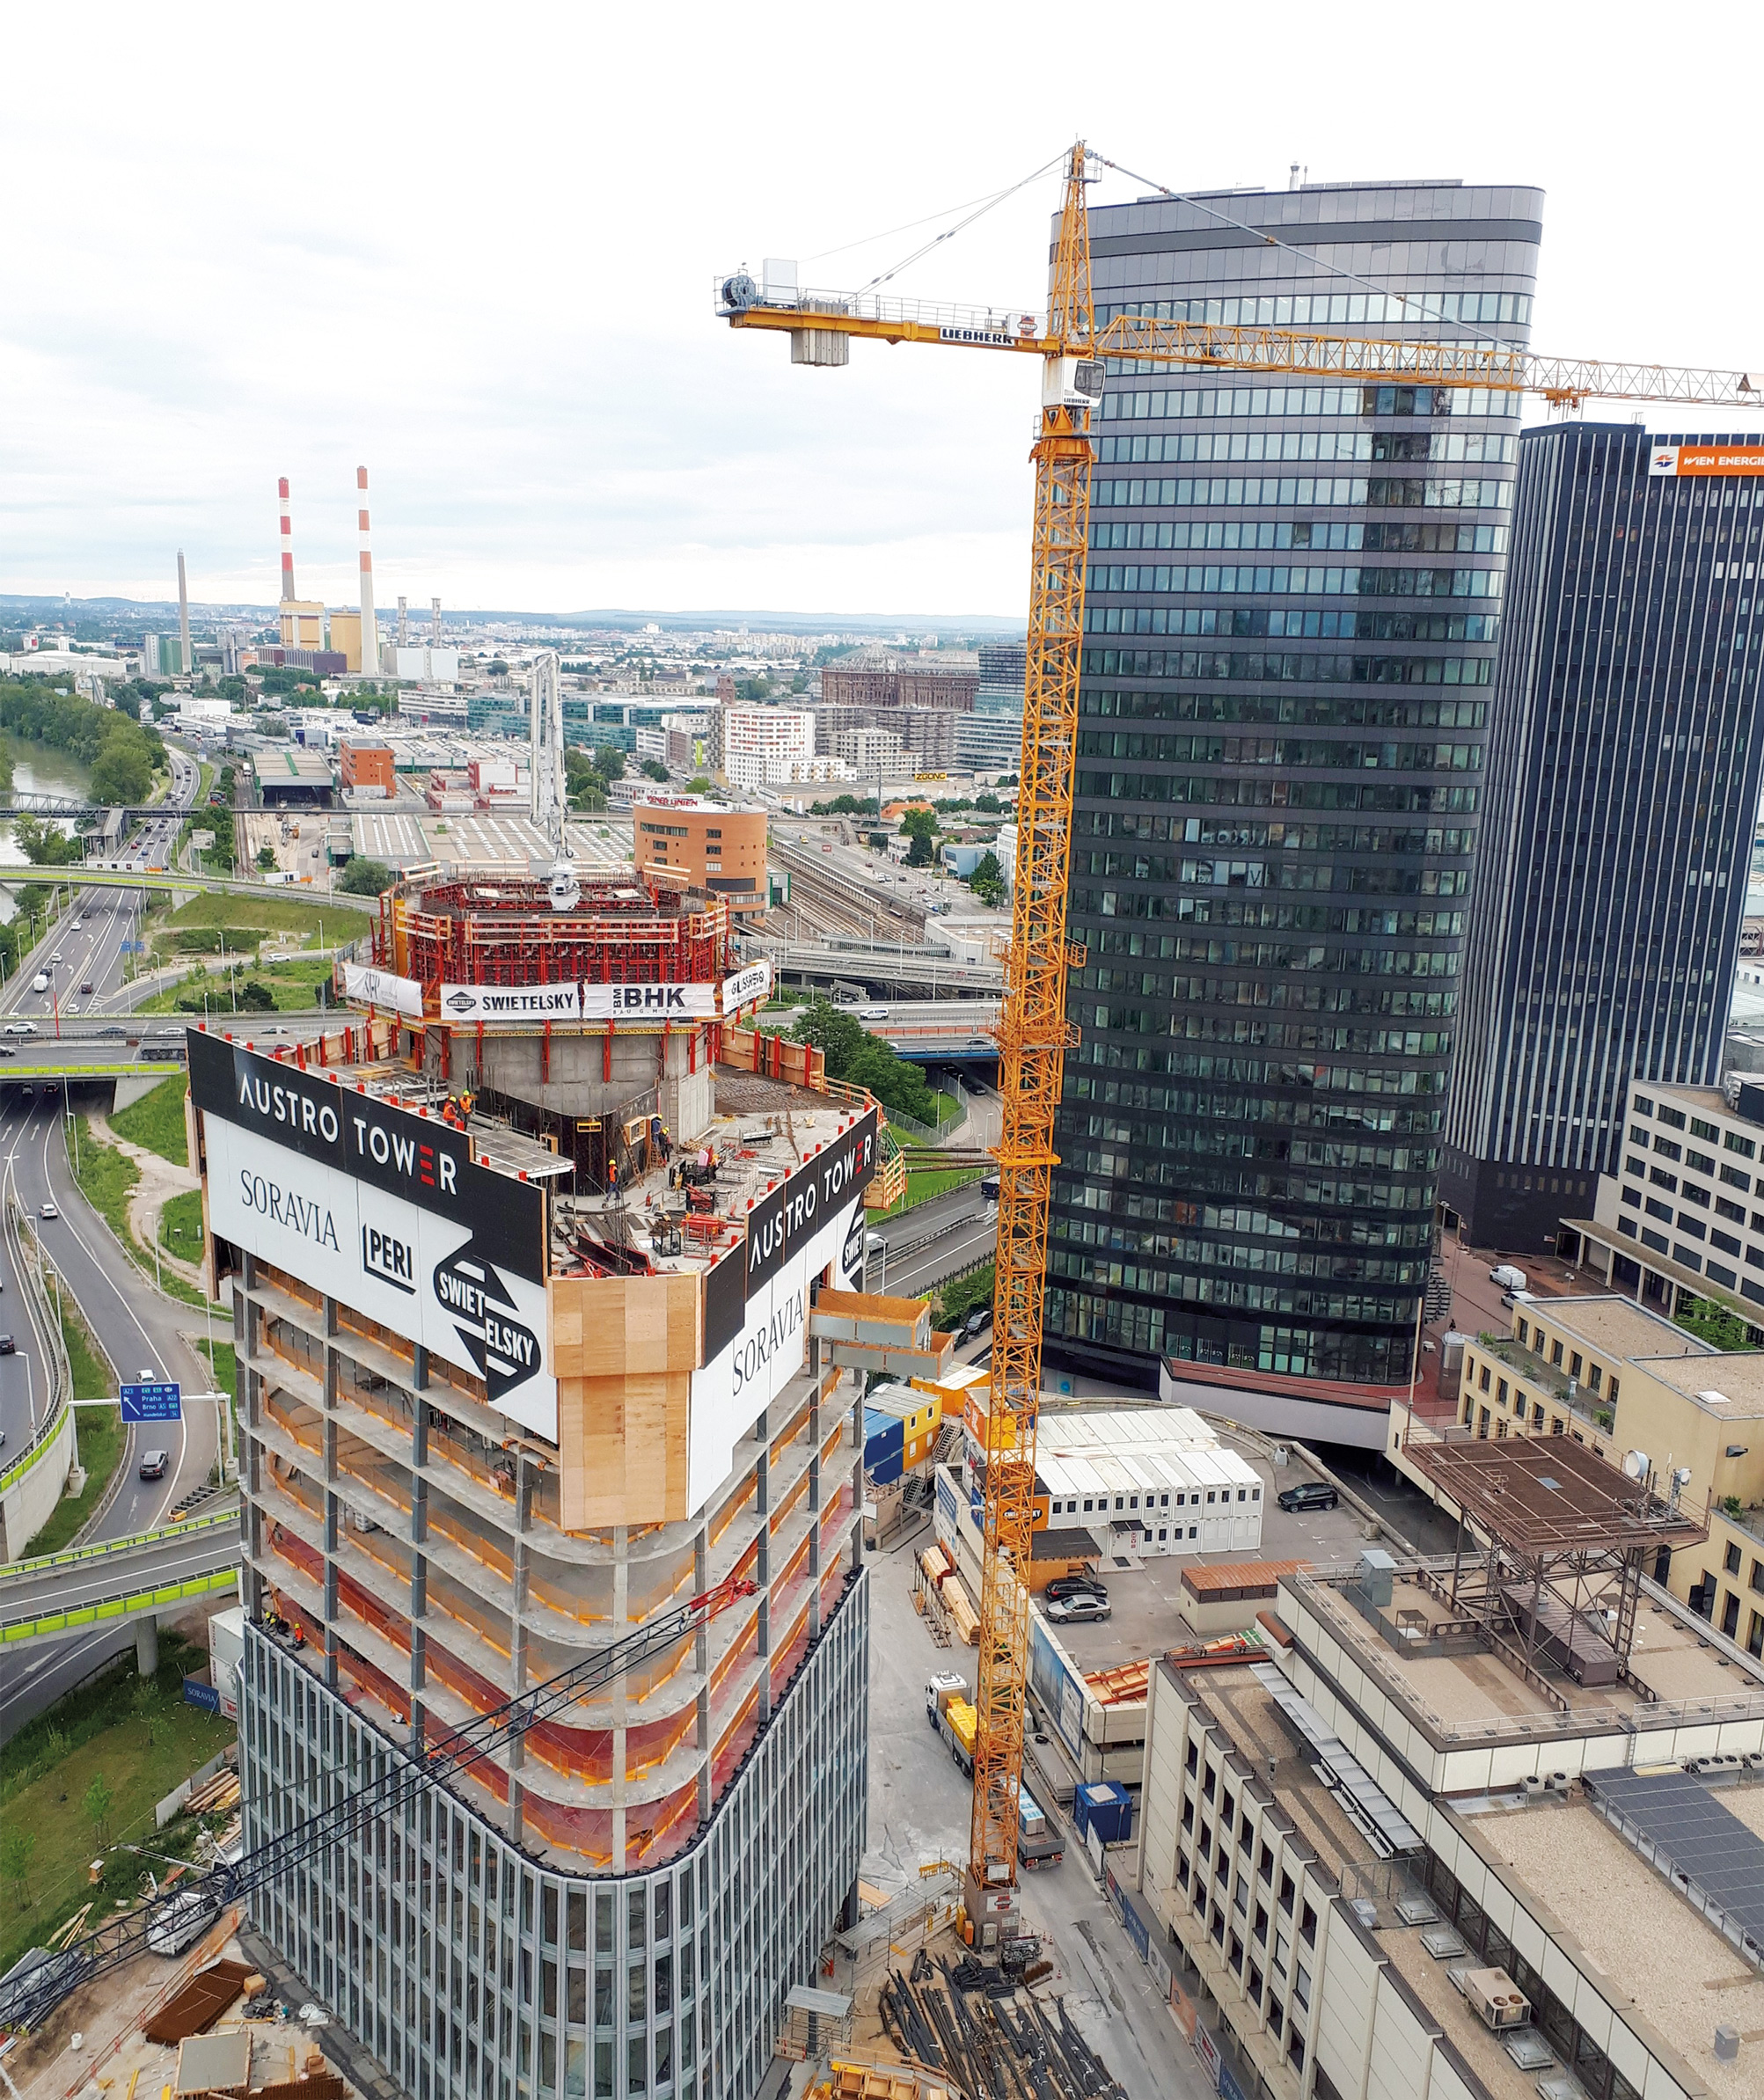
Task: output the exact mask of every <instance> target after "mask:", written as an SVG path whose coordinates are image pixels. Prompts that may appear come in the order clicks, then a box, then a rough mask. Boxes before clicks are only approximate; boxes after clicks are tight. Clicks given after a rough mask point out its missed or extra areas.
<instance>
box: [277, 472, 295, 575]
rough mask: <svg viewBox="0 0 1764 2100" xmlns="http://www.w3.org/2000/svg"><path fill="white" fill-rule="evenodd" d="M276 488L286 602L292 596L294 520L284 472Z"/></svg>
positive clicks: (286, 477)
mask: <svg viewBox="0 0 1764 2100" xmlns="http://www.w3.org/2000/svg"><path fill="white" fill-rule="evenodd" d="M276 488H277V490H278V492H279V494H281V497H282V603H283V604H287V603H288V601H289V599H290V598H292V597H293V596H294V520H293V518H292V517H291V516H289V507H288V476H287V475H286V474H284V475H283V476H282V479H281V480H280V481H279V482H277V484H276Z"/></svg>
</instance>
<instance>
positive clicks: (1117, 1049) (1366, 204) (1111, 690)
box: [1048, 182, 1542, 1442]
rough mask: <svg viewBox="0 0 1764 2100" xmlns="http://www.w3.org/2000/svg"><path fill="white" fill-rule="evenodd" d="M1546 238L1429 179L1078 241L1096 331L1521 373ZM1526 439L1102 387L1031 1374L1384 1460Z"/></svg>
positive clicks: (1121, 220) (1241, 389)
mask: <svg viewBox="0 0 1764 2100" xmlns="http://www.w3.org/2000/svg"><path fill="white" fill-rule="evenodd" d="M1541 207H1542V198H1541V194H1540V193H1539V192H1538V191H1536V190H1533V189H1524V188H1505V187H1495V188H1482V187H1465V186H1463V185H1461V184H1460V183H1456V182H1392V183H1379V184H1364V185H1362V184H1343V185H1336V186H1324V185H1316V186H1309V187H1303V188H1299V189H1295V190H1291V191H1285V192H1273V193H1243V192H1219V193H1215V194H1211V195H1208V196H1205V197H1202V198H1198V199H1196V200H1193V201H1187V202H1182V203H1178V202H1175V201H1167V200H1148V201H1146V202H1143V203H1138V204H1132V205H1125V206H1118V207H1112V208H1109V207H1105V208H1102V209H1098V210H1097V211H1096V212H1094V214H1093V216H1092V253H1093V258H1094V271H1095V279H1096V284H1097V301H1098V318H1099V320H1101V319H1102V318H1104V317H1105V315H1113V314H1115V313H1118V312H1122V311H1135V312H1146V313H1155V314H1158V315H1160V316H1167V317H1169V318H1193V319H1197V320H1198V319H1205V320H1208V321H1215V322H1220V323H1225V324H1227V325H1229V324H1232V323H1245V324H1256V325H1272V326H1294V327H1310V328H1318V329H1322V330H1326V331H1328V332H1332V333H1343V334H1365V335H1389V336H1396V335H1403V336H1409V337H1414V336H1423V337H1425V338H1428V339H1431V340H1448V341H1460V340H1461V341H1475V342H1482V341H1487V340H1498V341H1503V342H1524V341H1525V340H1526V339H1527V337H1528V334H1529V326H1530V318H1531V298H1532V289H1533V281H1534V275H1535V269H1536V261H1537V251H1538V243H1539V239H1540V238H1541V224H1540V216H1541ZM1270 235H1272V236H1273V237H1275V238H1276V239H1277V240H1278V241H1279V242H1280V243H1282V244H1284V245H1278V246H1277V245H1270V240H1269V238H1268V237H1269V236H1270ZM1343 273H1345V274H1343ZM1369 287H1372V288H1376V289H1368V288H1369ZM1518 406H1519V404H1518V402H1517V400H1516V399H1512V398H1511V397H1509V396H1506V395H1503V394H1495V395H1490V394H1487V393H1477V392H1470V391H1452V390H1447V389H1443V388H1442V389H1438V390H1435V389H1432V388H1428V387H1409V386H1402V387H1397V386H1359V385H1351V386H1340V385H1332V386H1326V385H1321V384H1308V383H1302V384H1301V383H1299V382H1298V381H1294V382H1292V384H1267V385H1262V384H1237V383H1236V382H1235V381H1234V380H1233V379H1232V378H1231V377H1230V376H1229V375H1225V374H1214V373H1210V372H1204V371H1197V370H1146V369H1144V368H1136V367H1121V368H1118V369H1116V370H1112V371H1111V375H1110V378H1109V393H1108V397H1107V399H1106V401H1105V404H1104V408H1103V412H1102V417H1101V419H1100V421H1099V425H1098V437H1099V457H1098V463H1097V466H1096V472H1095V481H1096V487H1095V496H1094V508H1093V513H1092V534H1091V553H1092V560H1091V567H1090V574H1089V579H1088V583H1089V590H1088V598H1087V628H1088V636H1087V644H1086V648H1085V653H1084V684H1083V690H1082V696H1081V699H1080V714H1081V723H1080V746H1079V750H1080V756H1079V760H1078V769H1079V770H1078V782H1077V809H1076V816H1075V836H1074V839H1073V852H1072V932H1073V937H1074V939H1075V940H1080V941H1082V942H1084V943H1085V944H1086V945H1087V950H1088V955H1087V962H1085V964H1084V965H1083V967H1082V968H1081V969H1080V970H1077V971H1076V973H1075V975H1074V979H1073V984H1072V1006H1071V1010H1072V1016H1073V1018H1074V1019H1075V1020H1076V1021H1078V1022H1079V1024H1080V1028H1081V1030H1082V1043H1081V1044H1080V1047H1079V1048H1077V1049H1076V1050H1073V1051H1072V1052H1071V1053H1069V1055H1068V1058H1067V1063H1066V1080H1065V1101H1064V1104H1063V1107H1062V1109H1061V1117H1060V1128H1059V1149H1060V1152H1061V1153H1062V1156H1063V1160H1064V1165H1063V1167H1062V1168H1061V1170H1060V1172H1059V1174H1058V1179H1057V1182H1056V1184H1055V1195H1054V1217H1053V1223H1052V1235H1051V1242H1050V1279H1049V1328H1048V1333H1049V1342H1050V1346H1051V1347H1052V1348H1053V1349H1054V1350H1055V1352H1056V1353H1057V1354H1059V1355H1063V1356H1065V1357H1067V1358H1069V1359H1075V1360H1078V1361H1080V1362H1083V1363H1086V1364H1087V1365H1091V1366H1093V1367H1095V1368H1098V1369H1105V1370H1107V1371H1109V1372H1111V1373H1113V1374H1115V1375H1120V1374H1121V1373H1123V1372H1127V1373H1128V1374H1129V1375H1136V1376H1138V1377H1139V1378H1140V1379H1147V1378H1148V1377H1149V1376H1150V1375H1153V1374H1155V1372H1156V1370H1157V1362H1158V1359H1160V1358H1161V1359H1163V1360H1164V1367H1163V1372H1162V1377H1163V1383H1164V1386H1165V1387H1166V1389H1167V1391H1168V1392H1169V1393H1170V1394H1171V1396H1172V1397H1180V1398H1184V1399H1189V1400H1193V1401H1199V1402H1201V1403H1202V1404H1205V1403H1208V1402H1211V1404H1215V1405H1218V1404H1220V1398H1219V1387H1227V1388H1233V1389H1235V1390H1236V1391H1237V1392H1238V1394H1240V1396H1241V1397H1240V1398H1238V1399H1235V1400H1233V1401H1232V1403H1231V1405H1232V1409H1233V1412H1235V1413H1237V1414H1238V1415H1240V1416H1241V1417H1242V1418H1244V1419H1247V1420H1250V1421H1256V1422H1264V1423H1267V1424H1268V1425H1269V1426H1270V1427H1276V1428H1284V1429H1291V1430H1304V1431H1305V1432H1306V1433H1308V1434H1311V1435H1316V1436H1323V1437H1331V1436H1333V1437H1338V1438H1343V1439H1344V1440H1349V1441H1360V1442H1381V1440H1382V1423H1381V1415H1382V1411H1383V1409H1384V1407H1385V1405H1386V1402H1387V1397H1388V1394H1389V1391H1390V1389H1391V1388H1392V1387H1396V1386H1402V1385H1405V1384H1406V1383H1407V1381H1408V1379H1409V1371H1410V1361H1411V1351H1412V1350H1413V1346H1414V1336H1415V1334H1416V1324H1417V1314H1418V1312H1419V1308H1420V1303H1421V1299H1422V1295H1423V1292H1424V1288H1425V1285H1426V1280H1427V1274H1428V1269H1429V1264H1430V1261H1431V1245H1432V1233H1433V1224H1432V1218H1433V1204H1434V1196H1435V1189H1436V1183H1437V1180H1438V1159H1439V1151H1438V1148H1439V1142H1440V1117H1441V1111H1442V1108H1443V1103H1444V1090H1445V1085H1446V1071H1447V1068H1448V1065H1449V1063H1450V1059H1451V1055H1452V1047H1453V1028H1454V1025H1455V1017H1456V1007H1457V983H1458V970H1459V958H1460V949H1461V947H1462V942H1463V933H1464V925H1465V912H1466V908H1467V899H1468V890H1469V887H1470V879H1471V874H1470V871H1471V857H1472V852H1473V849H1474V846H1475V835H1476V825H1477V821H1478V816H1479V814H1480V801H1481V774H1482V751H1483V745H1484V742H1485V739H1486V735H1487V728H1488V714H1489V702H1490V696H1491V693H1492V691H1493V688H1492V684H1491V680H1492V677H1493V672H1494V659H1495V653H1496V647H1497V640H1498V635H1499V627H1500V617H1501V614H1500V608H1501V590H1502V584H1503V580H1504V572H1505V567H1506V557H1507V543H1508V535H1509V531H1510V529H1511V501H1512V480H1513V460H1514V454H1515V450H1516V444H1515V434H1516V430H1517V420H1516V419H1517V412H1518Z"/></svg>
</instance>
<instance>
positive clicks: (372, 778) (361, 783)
mask: <svg viewBox="0 0 1764 2100" xmlns="http://www.w3.org/2000/svg"><path fill="white" fill-rule="evenodd" d="M338 761H339V763H338V780H339V784H340V787H342V789H343V792H344V793H345V794H356V795H363V796H371V797H373V798H375V799H379V798H381V797H384V798H385V799H386V800H390V799H391V798H392V796H393V795H395V794H397V793H398V773H397V764H396V761H395V760H394V758H393V757H392V746H391V745H390V744H389V743H380V742H379V741H378V740H377V738H374V737H359V736H346V737H345V738H344V739H343V741H342V743H340V745H339V746H338Z"/></svg>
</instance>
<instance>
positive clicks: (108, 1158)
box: [69, 1116, 208, 1306]
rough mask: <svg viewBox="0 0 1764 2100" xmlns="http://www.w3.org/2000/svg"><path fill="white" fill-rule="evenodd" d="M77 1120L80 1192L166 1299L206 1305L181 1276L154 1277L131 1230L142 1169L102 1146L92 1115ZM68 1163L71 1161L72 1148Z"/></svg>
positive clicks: (111, 1147)
mask: <svg viewBox="0 0 1764 2100" xmlns="http://www.w3.org/2000/svg"><path fill="white" fill-rule="evenodd" d="M75 1121H76V1123H77V1125H78V1137H79V1168H78V1171H77V1173H76V1174H75V1175H74V1179H75V1180H76V1181H77V1182H78V1183H79V1188H80V1194H81V1195H82V1196H84V1197H85V1199H86V1201H87V1202H88V1203H89V1204H91V1207H92V1209H93V1210H94V1211H97V1212H98V1214H99V1217H100V1218H103V1220H104V1222H105V1223H106V1225H107V1226H109V1227H110V1229H111V1231H112V1232H113V1233H115V1235H116V1240H117V1244H118V1245H119V1246H120V1247H121V1248H122V1251H123V1252H124V1253H125V1254H126V1255H128V1258H129V1260H130V1261H131V1262H134V1264H135V1267H136V1268H137V1269H139V1270H141V1271H142V1272H143V1275H145V1276H148V1277H153V1280H154V1281H155V1282H156V1283H157V1284H158V1286H159V1288H160V1289H161V1290H162V1291H164V1292H165V1295H166V1297H167V1298H175V1299H177V1300H178V1302H179V1305H185V1306H206V1305H207V1303H208V1300H207V1299H205V1298H204V1297H203V1296H202V1294H201V1291H198V1290H197V1289H196V1287H195V1286H194V1284H187V1283H186V1282H185V1281H184V1279H183V1277H180V1276H172V1275H170V1274H168V1273H166V1272H165V1271H163V1270H162V1271H161V1272H160V1273H159V1274H158V1275H157V1276H155V1275H154V1267H153V1257H152V1255H151V1253H150V1250H149V1249H147V1248H143V1247H142V1246H141V1244H140V1242H139V1241H138V1240H136V1239H135V1235H134V1233H131V1232H130V1231H129V1229H128V1198H129V1196H131V1195H132V1194H133V1192H134V1190H135V1184H136V1183H137V1182H139V1181H140V1179H141V1169H140V1168H139V1167H137V1166H136V1165H135V1162H134V1160H129V1159H126V1158H125V1157H124V1156H123V1154H122V1153H121V1152H118V1151H117V1149H116V1147H115V1146H114V1145H102V1144H100V1143H99V1140H98V1139H97V1138H94V1137H93V1135H92V1130H91V1118H90V1117H89V1116H77V1117H76V1118H75ZM69 1164H70V1165H71V1164H72V1148H71V1147H70V1158H69Z"/></svg>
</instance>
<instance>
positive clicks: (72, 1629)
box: [0, 1567, 238, 1647]
mask: <svg viewBox="0 0 1764 2100" xmlns="http://www.w3.org/2000/svg"><path fill="white" fill-rule="evenodd" d="M237 1583H238V1575H237V1573H236V1572H235V1571H234V1570H233V1569H231V1568H230V1567H229V1568H216V1569H213V1570H210V1571H209V1573H208V1574H207V1575H192V1576H188V1577H186V1578H185V1580H184V1581H182V1582H178V1583H161V1584H157V1586H156V1587H155V1588H153V1589H150V1590H125V1591H121V1592H120V1593H119V1594H117V1595H116V1596H114V1597H100V1598H99V1599H98V1600H97V1601H96V1602H95V1603H92V1604H79V1605H73V1606H70V1607H69V1608H68V1609H66V1610H64V1611H59V1612H33V1613H31V1614H30V1616H29V1617H27V1618H23V1619H5V1620H0V1647H10V1646H11V1645H13V1644H14V1643H18V1642H20V1641H37V1640H43V1639H46V1638H48V1636H49V1635H56V1636H58V1637H59V1636H62V1635H68V1634H77V1633H80V1632H82V1631H84V1629H85V1628H89V1627H94V1626H104V1625H106V1624H109V1623H111V1622H112V1621H118V1620H122V1619H131V1618H135V1617H136V1616H138V1615H139V1614H141V1613H145V1612H159V1611H165V1610H167V1609H169V1608H170V1607H171V1606H173V1605H179V1604H187V1603H189V1602H190V1601H191V1600H192V1599H194V1598H197V1597H212V1596H213V1595H214V1593H215V1592H216V1591H217V1590H230V1589H231V1588H233V1587H234V1586H235V1585H236V1584H237Z"/></svg>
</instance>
